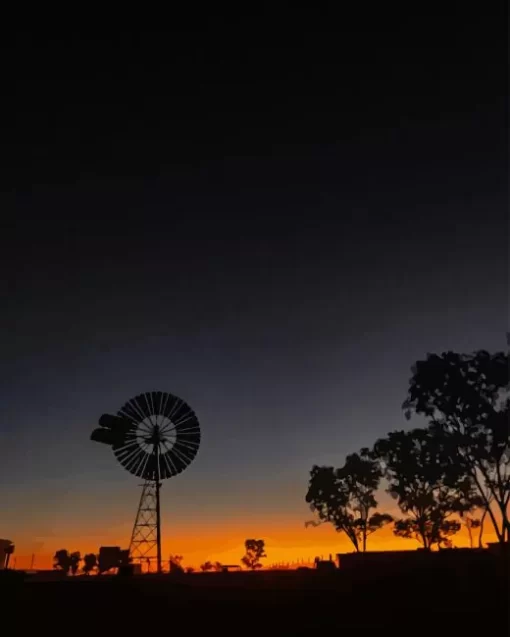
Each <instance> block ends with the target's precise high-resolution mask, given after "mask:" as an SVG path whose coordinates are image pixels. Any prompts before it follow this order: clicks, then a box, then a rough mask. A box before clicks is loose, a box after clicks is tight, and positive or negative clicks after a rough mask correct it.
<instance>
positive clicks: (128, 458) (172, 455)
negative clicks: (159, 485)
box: [91, 391, 200, 480]
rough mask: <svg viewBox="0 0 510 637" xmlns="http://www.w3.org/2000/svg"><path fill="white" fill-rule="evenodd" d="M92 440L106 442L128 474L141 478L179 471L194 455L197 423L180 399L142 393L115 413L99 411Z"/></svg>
mask: <svg viewBox="0 0 510 637" xmlns="http://www.w3.org/2000/svg"><path fill="white" fill-rule="evenodd" d="M99 425H100V427H99V428H98V429H95V430H94V431H93V433H92V435H91V438H92V440H94V441H96V442H102V443H104V444H108V445H110V446H111V447H112V448H113V452H114V454H115V457H116V458H117V460H118V461H119V462H120V464H121V465H122V466H123V467H124V468H125V469H127V470H128V471H129V472H130V473H132V474H134V475H136V476H138V477H140V478H144V479H145V480H156V479H158V478H159V479H166V478H171V477H172V476H175V475H177V474H178V473H181V471H184V469H185V468H186V467H187V466H188V465H189V464H190V463H191V462H192V461H193V459H194V458H195V456H196V454H197V452H198V448H199V445H200V425H199V423H198V419H197V417H196V414H195V412H194V411H193V410H192V409H191V407H190V406H189V405H188V404H187V403H186V402H185V401H184V400H182V399H181V398H179V397H177V396H174V395H173V394H169V393H165V392H154V391H153V392H145V393H143V394H138V395H137V396H135V397H134V398H131V399H130V400H128V401H127V402H126V403H125V404H124V405H123V406H122V407H121V409H119V411H118V412H117V414H116V415H111V414H103V415H102V416H101V418H100V419H99Z"/></svg>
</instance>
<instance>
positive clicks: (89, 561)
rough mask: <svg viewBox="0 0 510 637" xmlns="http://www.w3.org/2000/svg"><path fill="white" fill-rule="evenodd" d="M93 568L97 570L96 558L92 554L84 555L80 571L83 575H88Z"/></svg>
mask: <svg viewBox="0 0 510 637" xmlns="http://www.w3.org/2000/svg"><path fill="white" fill-rule="evenodd" d="M95 568H97V556H96V555H95V554H94V553H86V555H85V556H84V558H83V567H82V571H83V572H84V573H85V575H90V573H91V572H92V571H93V570H94V569H95Z"/></svg>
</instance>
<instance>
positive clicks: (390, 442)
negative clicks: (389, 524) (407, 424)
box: [372, 429, 474, 549]
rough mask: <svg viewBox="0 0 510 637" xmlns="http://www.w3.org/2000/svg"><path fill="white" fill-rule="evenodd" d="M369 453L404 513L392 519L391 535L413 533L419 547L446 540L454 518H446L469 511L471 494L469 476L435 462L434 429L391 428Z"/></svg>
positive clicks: (453, 529) (454, 524) (437, 457)
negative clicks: (400, 518)
mask: <svg viewBox="0 0 510 637" xmlns="http://www.w3.org/2000/svg"><path fill="white" fill-rule="evenodd" d="M372 457H373V458H374V459H377V460H378V461H379V463H380V466H381V469H382V471H383V472H384V475H385V477H386V479H387V480H388V482H389V488H388V492H389V493H390V495H391V496H392V497H393V498H395V499H396V500H397V502H398V506H399V508H400V510H401V511H402V512H403V513H405V514H406V518H405V519H403V520H397V521H395V526H394V533H395V535H397V536H399V537H405V538H413V539H417V540H419V541H420V542H421V543H422V544H423V546H424V548H425V549H430V548H432V547H433V546H434V545H437V546H438V547H441V546H449V545H450V540H449V539H448V537H449V536H451V535H453V534H455V533H456V532H457V531H458V530H459V529H460V523H459V522H458V521H456V520H449V519H448V518H450V517H451V516H452V515H454V514H455V513H457V514H459V515H460V514H462V513H464V512H466V511H469V510H470V509H471V508H472V503H473V499H474V496H473V493H472V484H471V482H470V481H469V480H466V479H463V480H462V479H461V477H462V476H461V475H459V474H457V473H456V472H455V467H453V466H450V465H447V466H445V465H444V464H443V463H442V462H441V454H440V448H439V446H438V444H437V440H436V438H435V437H434V435H432V434H431V432H430V431H429V430H428V429H413V430H412V431H394V432H391V433H389V434H388V436H387V437H386V438H382V439H380V440H378V441H377V442H376V443H375V445H374V449H373V451H372Z"/></svg>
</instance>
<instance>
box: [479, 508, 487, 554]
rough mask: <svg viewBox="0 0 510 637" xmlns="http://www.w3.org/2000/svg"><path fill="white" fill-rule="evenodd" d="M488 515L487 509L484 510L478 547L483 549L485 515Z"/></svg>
mask: <svg viewBox="0 0 510 637" xmlns="http://www.w3.org/2000/svg"><path fill="white" fill-rule="evenodd" d="M486 515H487V509H485V510H484V512H483V513H482V517H481V518H480V534H479V535H478V548H479V549H481V548H483V542H482V538H483V525H484V522H485V516H486Z"/></svg>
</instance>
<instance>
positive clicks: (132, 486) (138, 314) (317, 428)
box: [0, 13, 508, 565]
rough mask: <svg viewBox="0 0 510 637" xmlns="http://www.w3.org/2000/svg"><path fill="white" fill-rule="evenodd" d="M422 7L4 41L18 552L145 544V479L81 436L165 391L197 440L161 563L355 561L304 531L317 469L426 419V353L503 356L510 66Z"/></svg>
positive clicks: (4, 195) (5, 293) (5, 486)
mask: <svg viewBox="0 0 510 637" xmlns="http://www.w3.org/2000/svg"><path fill="white" fill-rule="evenodd" d="M401 17H402V16H401ZM415 17H416V16H408V17H407V18H402V19H403V20H404V22H403V24H402V25H401V26H399V25H398V24H396V23H393V22H391V24H390V21H388V24H387V25H386V27H387V28H386V29H385V30H381V29H378V28H377V27H376V25H375V23H374V25H371V24H368V23H366V24H363V26H362V27H361V26H360V27H356V28H354V27H352V25H344V26H340V27H338V31H331V32H326V31H324V29H322V30H313V29H312V28H311V27H309V30H302V31H299V32H296V33H294V34H293V35H290V34H288V33H287V34H285V35H284V36H282V34H281V33H280V34H277V35H275V36H268V37H267V38H265V39H264V41H262V40H261V39H260V38H258V37H251V36H250V34H249V31H248V27H247V26H246V24H245V23H244V22H242V21H240V22H239V23H237V24H235V25H234V26H235V28H232V29H230V28H227V27H229V26H232V25H227V24H226V23H223V24H221V25H220V26H218V25H212V26H211V27H210V31H209V32H208V33H202V34H197V33H192V32H184V31H182V32H181V33H179V34H177V33H174V34H166V35H162V34H155V33H152V34H151V33H146V34H137V35H133V34H131V35H127V34H117V35H115V36H111V37H110V38H108V39H102V40H101V39H100V40H85V39H83V38H79V37H77V36H76V37H75V36H74V35H72V34H71V35H68V36H61V37H60V39H58V40H51V41H50V40H45V38H44V37H43V36H41V35H38V36H34V35H29V34H20V35H19V36H18V37H17V39H15V40H13V42H12V46H11V48H10V49H9V51H8V55H7V59H8V60H9V65H8V66H9V69H10V72H8V73H7V77H6V78H5V79H4V83H5V84H6V86H7V95H8V98H7V106H8V107H9V108H10V107H12V118H11V117H8V118H7V119H6V120H5V121H4V123H3V128H4V133H5V134H4V139H5V147H6V148H7V150H8V155H9V156H10V158H9V160H8V161H5V165H4V168H3V170H2V177H1V181H2V192H1V195H0V198H1V199H0V205H1V207H2V209H4V210H6V211H7V212H8V214H7V219H6V220H5V221H3V222H2V224H3V231H2V238H1V239H0V241H1V247H2V250H1V255H0V260H1V266H2V272H3V273H4V276H3V277H2V281H1V283H0V285H1V286H2V298H3V299H4V300H5V301H6V303H5V304H4V308H3V310H2V323H3V329H2V330H1V335H0V348H1V356H0V537H8V538H9V539H11V540H13V541H14V542H15V543H16V546H17V553H18V555H19V559H20V562H21V560H23V559H25V560H26V559H28V558H27V556H30V554H32V553H35V554H36V555H37V556H38V558H37V559H38V560H39V563H40V564H41V563H43V564H44V565H47V564H48V561H49V558H50V557H51V555H52V554H53V553H54V552H55V550H57V549H59V548H62V547H65V548H68V549H69V550H81V551H82V553H83V552H86V551H89V550H97V548H98V547H99V546H100V545H103V544H119V545H121V546H127V543H128V542H129V537H130V533H131V527H132V524H133V521H134V516H135V512H136V507H137V504H138V498H139V493H140V489H139V486H138V485H139V481H138V480H137V479H136V478H135V477H134V476H131V475H130V474H129V473H127V472H126V471H125V470H124V469H123V468H122V467H121V466H120V465H119V464H118V463H117V461H116V460H115V458H114V456H113V454H112V453H111V450H110V449H108V448H107V447H106V446H102V445H98V444H96V443H93V442H91V441H90V433H91V431H92V429H93V428H94V427H95V426H96V424H97V420H98V418H99V416H100V415H101V414H102V413H104V412H111V413H113V412H115V411H116V410H117V409H119V408H120V407H121V406H122V405H123V404H124V402H126V400H128V399H129V398H131V397H132V396H135V395H137V394H139V393H141V392H144V391H151V390H159V391H168V392H171V393H174V394H176V395H178V396H180V397H182V398H183V399H184V400H186V401H187V402H188V403H189V404H190V405H191V407H192V408H193V409H194V410H195V412H196V413H197V416H198V418H199V421H200V424H201V430H202V443H201V448H200V450H199V453H198V455H197V457H196V459H195V461H194V462H193V463H192V465H190V467H189V468H188V469H187V470H186V471H185V472H184V473H182V474H181V475H179V476H177V477H175V478H172V479H171V480H169V481H167V482H166V483H165V484H164V486H163V490H162V508H163V533H164V542H163V551H164V553H165V554H167V553H178V554H182V555H184V557H185V562H188V563H191V564H194V565H197V564H199V563H200V562H201V561H203V560H205V559H219V560H220V561H231V562H232V561H234V562H237V561H238V560H239V557H240V555H241V554H242V549H243V547H242V545H243V542H244V539H245V538H247V537H262V538H265V539H266V545H267V552H268V561H269V562H271V561H282V560H284V561H287V560H292V559H301V558H307V557H312V558H313V556H314V555H317V554H328V553H330V552H332V553H334V552H338V551H339V550H347V549H348V544H347V542H346V540H345V539H343V538H342V537H341V536H338V534H336V533H335V532H334V530H333V529H331V528H327V527H320V528H315V529H314V528H308V529H305V528H304V522H305V521H306V520H309V519H311V517H312V514H311V513H310V511H309V508H308V505H307V504H306V502H305V499H304V498H305V494H306V490H307V483H308V475H309V471H310V469H311V467H312V465H314V464H333V465H340V464H341V463H342V462H343V460H344V459H345V456H346V454H348V453H351V452H354V451H357V450H359V449H360V448H361V447H363V446H370V445H371V444H373V442H375V440H376V439H377V438H378V437H381V436H383V435H384V434H386V433H387V432H388V431H391V430H393V429H398V428H406V427H410V426H412V424H413V423H408V422H406V421H405V419H404V416H403V413H402V409H401V404H402V401H403V400H404V398H405V395H406V390H407V385H408V381H409V378H410V374H411V366H412V364H413V363H414V362H415V361H416V360H418V359H420V358H423V357H424V356H425V355H426V353H427V352H441V351H445V350H449V349H453V350H458V351H463V352H466V351H473V350H476V349H480V348H484V349H488V350H493V351H496V350H501V349H503V348H504V347H505V332H506V331H507V330H508V321H507V275H508V255H507V252H508V227H507V218H506V217H507V192H506V140H505V134H504V130H505V125H506V122H505V120H506V103H505V98H504V95H505V91H504V82H505V80H504V79H503V78H504V77H505V75H504V63H503V56H502V54H501V55H500V53H501V52H500V51H498V49H497V43H496V42H497V41H496V39H494V40H493V41H490V42H489V41H484V39H483V37H482V38H480V37H474V36H475V35H476V33H478V28H479V27H480V25H479V23H478V22H477V19H480V18H479V16H477V17H476V18H477V19H475V17H474V16H469V15H467V14H462V15H456V14H454V13H452V14H451V15H445V16H443V19H442V21H441V22H440V24H438V23H437V21H436V20H435V19H434V16H422V18H423V19H421V18H420V21H418V22H417V21H416V20H415V19H414V18H415ZM482 20H483V18H482ZM221 29H223V30H221ZM431 30H432V31H431ZM227 33H228V34H229V35H230V36H232V37H231V39H228V38H227V37H226V35H225V34H227ZM430 33H434V37H433V38H431V37H430ZM219 34H221V35H222V36H225V37H220V36H219ZM414 424H418V422H416V421H415V422H414ZM380 501H381V505H382V507H386V510H388V509H391V507H394V503H393V502H392V501H390V500H388V497H387V496H385V495H384V494H381V497H380ZM402 543H403V544H404V545H405V546H406V547H410V544H412V542H411V543H409V542H407V543H406V542H405V541H403V540H400V541H399V540H396V539H395V538H393V536H392V535H391V532H389V531H388V532H381V534H380V535H379V536H374V539H373V544H372V546H373V548H381V547H387V548H395V547H396V546H399V547H402ZM413 548H414V546H413ZM236 556H237V557H236Z"/></svg>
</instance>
